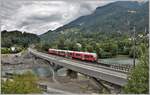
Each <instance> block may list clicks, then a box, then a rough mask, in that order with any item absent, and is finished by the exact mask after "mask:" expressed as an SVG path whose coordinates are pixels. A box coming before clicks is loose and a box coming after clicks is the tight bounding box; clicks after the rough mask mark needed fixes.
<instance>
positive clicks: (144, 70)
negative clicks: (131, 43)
mask: <svg viewBox="0 0 150 95" xmlns="http://www.w3.org/2000/svg"><path fill="white" fill-rule="evenodd" d="M139 60H140V61H139V63H138V64H137V65H136V67H135V68H134V69H133V70H132V71H131V73H130V74H129V77H128V83H127V85H125V87H124V92H125V93H130V94H132V93H134V94H148V93H149V90H148V89H149V54H148V47H146V45H144V44H142V45H141V47H140V58H139Z"/></svg>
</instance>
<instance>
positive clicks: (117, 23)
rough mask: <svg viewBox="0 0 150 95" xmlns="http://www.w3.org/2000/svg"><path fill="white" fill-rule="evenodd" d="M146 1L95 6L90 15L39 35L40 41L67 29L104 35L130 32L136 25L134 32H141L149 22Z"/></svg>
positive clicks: (57, 35) (56, 35)
mask: <svg viewBox="0 0 150 95" xmlns="http://www.w3.org/2000/svg"><path fill="white" fill-rule="evenodd" d="M148 3H149V2H146V3H138V2H136V1H118V2H114V3H110V4H107V5H105V6H102V7H98V8H96V10H95V11H94V12H93V13H92V14H90V15H86V16H82V17H79V18H78V19H76V20H74V21H72V22H70V23H68V24H66V25H64V26H62V27H59V28H58V29H56V30H54V31H48V32H47V33H45V34H43V35H41V36H40V37H41V39H42V41H45V42H51V41H53V40H55V39H57V37H59V36H60V35H61V34H62V33H69V31H74V32H76V31H79V32H82V33H94V32H101V33H105V34H106V35H107V34H113V33H117V32H118V31H120V32H121V33H123V34H124V33H130V31H131V29H132V28H133V26H134V25H135V26H136V32H138V33H139V32H143V31H144V29H145V27H148V23H149V22H148V21H149V10H148V9H149V5H148ZM131 12H132V13H131ZM134 12H136V13H134ZM129 30H130V31H129Z"/></svg>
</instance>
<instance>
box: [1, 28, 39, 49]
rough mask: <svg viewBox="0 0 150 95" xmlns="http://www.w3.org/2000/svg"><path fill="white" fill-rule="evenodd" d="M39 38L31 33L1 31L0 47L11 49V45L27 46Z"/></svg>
mask: <svg viewBox="0 0 150 95" xmlns="http://www.w3.org/2000/svg"><path fill="white" fill-rule="evenodd" d="M39 41H40V38H39V37H38V36H37V35H36V34H32V33H26V32H24V33H22V32H21V31H17V30H14V31H6V30H3V31H1V46H2V47H11V46H13V45H19V46H24V47H26V46H28V45H29V44H32V43H37V42H39Z"/></svg>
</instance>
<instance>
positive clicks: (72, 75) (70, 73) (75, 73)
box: [67, 69, 78, 79]
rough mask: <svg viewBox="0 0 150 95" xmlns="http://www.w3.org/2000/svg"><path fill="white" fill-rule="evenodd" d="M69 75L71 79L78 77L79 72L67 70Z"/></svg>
mask: <svg viewBox="0 0 150 95" xmlns="http://www.w3.org/2000/svg"><path fill="white" fill-rule="evenodd" d="M67 76H68V77H70V78H71V79H77V78H78V73H77V72H76V71H73V70H70V69H68V70H67Z"/></svg>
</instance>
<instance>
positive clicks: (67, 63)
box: [28, 48, 127, 86]
mask: <svg viewBox="0 0 150 95" xmlns="http://www.w3.org/2000/svg"><path fill="white" fill-rule="evenodd" d="M28 51H29V53H31V54H32V55H34V56H36V57H39V58H41V59H44V60H47V61H49V62H51V63H55V64H58V65H60V66H63V67H65V68H68V69H71V70H73V71H76V72H79V73H82V74H85V75H88V76H90V77H94V78H97V79H100V80H104V81H107V82H110V83H112V84H116V85H119V86H123V85H125V84H126V82H127V73H124V72H121V71H117V70H114V69H110V68H106V67H104V66H98V67H97V66H93V65H88V64H86V62H80V61H77V60H71V59H67V58H64V57H57V56H53V55H50V54H46V53H42V52H38V51H36V50H33V49H31V48H29V49H28ZM84 63H85V64H84ZM93 64H94V63H93Z"/></svg>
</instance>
